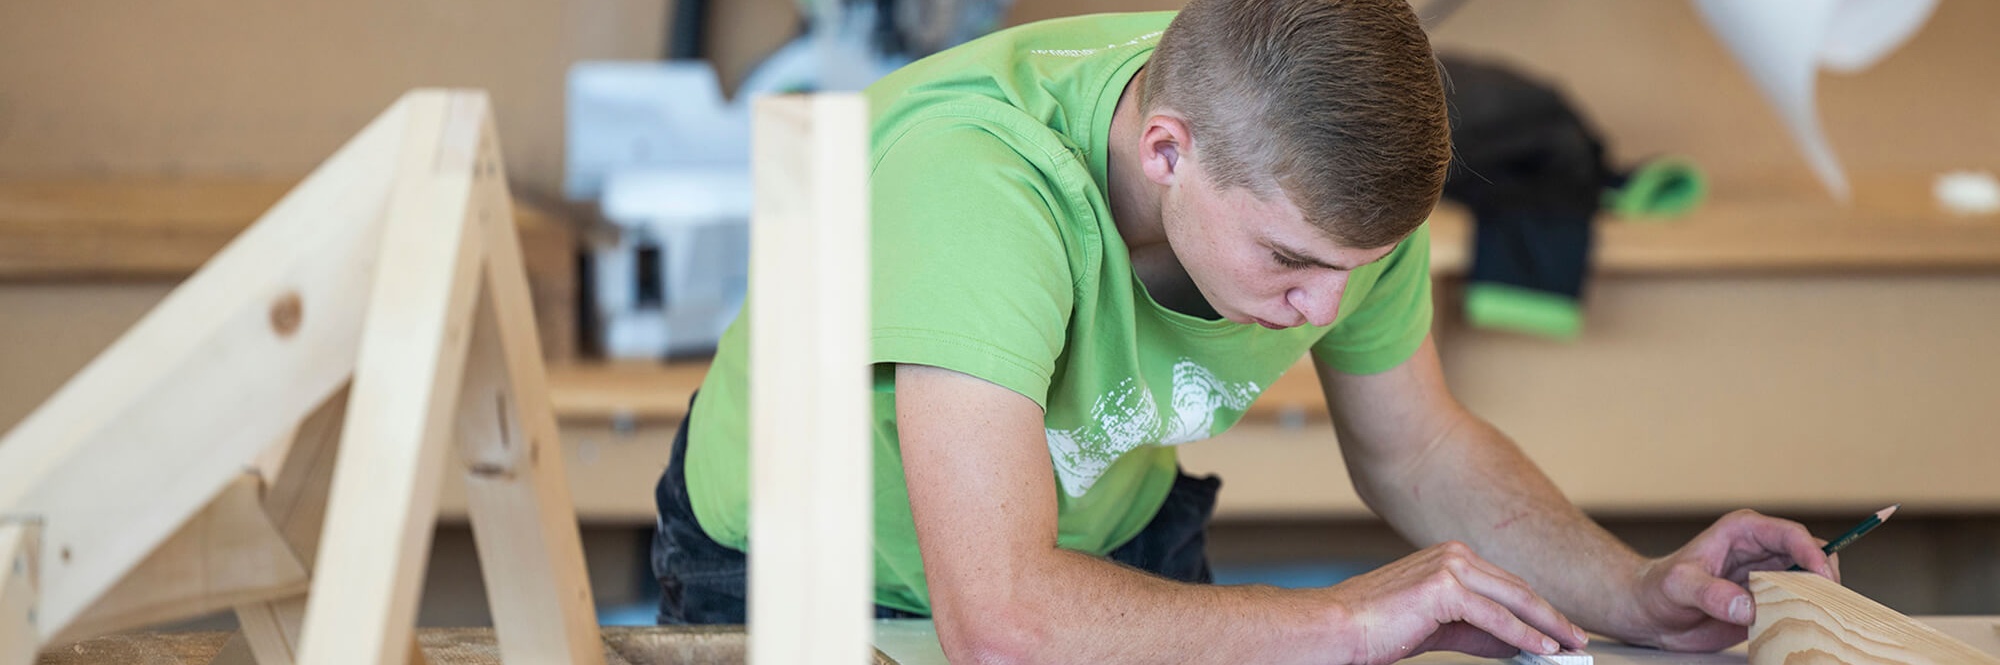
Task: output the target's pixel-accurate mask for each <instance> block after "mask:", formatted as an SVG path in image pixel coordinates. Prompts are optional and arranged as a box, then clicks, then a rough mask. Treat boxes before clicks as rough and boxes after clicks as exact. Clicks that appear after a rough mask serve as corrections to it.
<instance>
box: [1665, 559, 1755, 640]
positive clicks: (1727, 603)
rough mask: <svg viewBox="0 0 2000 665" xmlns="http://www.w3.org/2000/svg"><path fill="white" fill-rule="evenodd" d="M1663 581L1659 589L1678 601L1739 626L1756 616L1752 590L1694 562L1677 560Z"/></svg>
mask: <svg viewBox="0 0 2000 665" xmlns="http://www.w3.org/2000/svg"><path fill="white" fill-rule="evenodd" d="M1660 584H1661V589H1660V591H1661V592H1663V593H1665V594H1666V597H1667V600H1669V601H1672V602H1673V603H1674V604H1675V605H1678V606H1681V607H1692V608H1695V609H1698V610H1701V613H1702V614H1706V615H1708V616H1711V617H1714V618H1716V619H1717V620H1720V621H1726V622H1729V623H1732V624H1736V625H1739V626H1748V625H1750V622H1751V621H1752V620H1754V619H1756V616H1757V608H1756V603H1754V602H1752V601H1751V598H1750V592H1749V591H1747V590H1745V589H1744V588H1743V587H1741V586H1737V585H1736V584H1735V583H1733V582H1730V581H1729V580H1725V579H1722V578H1719V577H1716V576H1714V575H1711V574H1709V573H1708V572H1707V571H1704V570H1702V569H1701V568H1700V567H1699V566H1696V565H1694V564H1690V563H1680V564H1675V565H1674V567H1673V568H1672V569H1669V570H1668V571H1667V575H1666V577H1665V578H1664V579H1662V580H1661V581H1660Z"/></svg>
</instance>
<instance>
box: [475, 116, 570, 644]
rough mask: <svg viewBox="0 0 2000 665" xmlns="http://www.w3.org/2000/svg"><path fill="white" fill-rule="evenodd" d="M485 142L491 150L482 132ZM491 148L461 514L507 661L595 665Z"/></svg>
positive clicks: (560, 473) (478, 187)
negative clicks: (463, 510) (467, 517)
mask: <svg viewBox="0 0 2000 665" xmlns="http://www.w3.org/2000/svg"><path fill="white" fill-rule="evenodd" d="M486 131H487V132H488V133H489V135H488V136H487V138H486V140H487V142H488V143H489V144H497V139H495V138H494V137H492V136H491V135H490V133H491V131H492V127H491V125H490V124H489V125H488V126H487V129H486ZM504 172H505V169H503V168H501V167H500V164H499V157H498V152H497V151H495V152H494V153H493V155H492V157H491V159H490V161H485V162H482V164H481V168H480V175H479V177H478V179H477V180H476V182H475V184H474V190H475V194H474V199H475V201H476V202H477V203H475V206H476V207H479V208H480V209H481V210H482V211H484V212H487V213H491V214H485V215H482V216H481V217H480V222H479V228H478V232H480V233H483V234H484V235H485V238H486V241H485V244H486V247H487V251H486V271H485V279H484V280H483V285H484V287H485V288H484V289H483V294H482V295H481V297H480V298H479V304H478V309H477V310H476V311H475V313H474V314H473V318H472V322H471V323H472V339H471V341H470V343H469V348H468V350H467V352H466V362H465V379H464V382H463V385H462V389H461V391H460V397H459V401H458V411H457V413H458V440H459V445H460V448H459V450H460V458H461V459H463V460H464V462H465V464H466V468H465V492H466V500H467V504H466V507H467V512H468V514H469V515H470V516H471V518H472V535H473V539H474V541H475V542H476V543H477V544H478V547H479V568H480V572H481V574H482V576H483V577H484V579H485V581H486V595H487V604H488V606H489V607H490V608H491V609H492V613H493V624H494V628H495V630H496V632H497V634H498V636H499V640H500V652H501V658H502V660H504V661H505V662H509V663H575V664H577V665H601V664H602V663H603V662H604V647H603V643H602V641H601V640H600V638H599V636H598V631H597V613H596V609H595V608H594V607H592V602H591V591H590V578H589V575H588V574H587V573H586V568H585V565H584V560H583V540H582V537H581V535H580V534H579V533H578V529H577V524H576V508H575V507H574V506H573V505H572V504H571V502H570V495H569V477H568V474H566V473H565V472H564V470H563V449H562V439H561V437H560V435H559V434H558V433H557V431H556V419H555V412H554V410H553V409H552V408H551V407H550V405H549V397H548V396H549V389H548V377H547V374H546V372H545V371H544V369H543V367H542V358H541V354H540V352H539V351H538V349H539V348H540V345H539V343H538V342H537V341H536V339H535V334H536V333H535V315H534V310H533V307H532V305H531V303H530V302H529V297H528V276H527V271H526V269H525V268H524V267H523V266H522V262H521V252H520V246H519V240H518V238H517V237H516V233H515V230H514V228H513V226H512V225H510V224H507V223H506V221H505V220H506V219H508V217H509V216H510V215H509V214H508V213H507V209H508V197H507V185H506V182H505V181H504V180H503V179H502V174H503V173H504Z"/></svg>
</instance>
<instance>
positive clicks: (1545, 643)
mask: <svg viewBox="0 0 2000 665" xmlns="http://www.w3.org/2000/svg"><path fill="white" fill-rule="evenodd" d="M1560 646H1561V645H1558V644H1556V641H1555V640H1552V639H1549V638H1546V637H1545V638H1542V653H1555V652H1556V650H1557V649H1558V648H1560Z"/></svg>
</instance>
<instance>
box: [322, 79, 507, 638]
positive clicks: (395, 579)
mask: <svg viewBox="0 0 2000 665" xmlns="http://www.w3.org/2000/svg"><path fill="white" fill-rule="evenodd" d="M401 103H402V104H404V105H405V106H406V107H407V109H408V114H409V122H410V126H409V130H408V131H409V134H408V137H407V139H406V140H405V141H404V142H403V144H402V147H403V150H402V151H401V153H400V154H399V155H398V156H397V157H396V159H395V161H394V162H393V164H394V172H395V174H396V185H395V189H394V191H393V192H392V194H391V195H390V199H389V207H388V210H387V212H386V215H387V217H386V220H385V226H386V228H385V229H384V232H383V238H382V245H381V248H380V250H379V254H378V265H377V267H376V270H377V273H376V280H375V282H374V286H375V288H374V290H373V292H372V294H371V295H370V297H369V308H368V313H367V317H366V319H365V320H366V323H365V325H364V327H363V329H362V331H361V348H360V351H359V354H358V358H357V360H356V364H355V370H354V384H353V393H352V395H351V396H350V397H349V399H348V413H347V419H346V423H345V425H344V429H345V432H344V434H343V436H342V439H341V443H340V453H339V455H338V457H337V462H336V467H335V469H336V470H335V472H334V477H333V488H332V491H331V493H330V495H329V498H328V506H327V514H326V526H325V529H324V532H323V535H322V538H321V542H320V552H319V555H318V557H317V558H316V560H315V561H314V575H313V584H312V589H311V596H310V597H309V598H308V600H307V604H306V623H305V635H304V642H303V643H302V644H301V645H300V652H299V662H301V663H307V664H309V665H333V664H336V663H381V664H384V665H398V664H399V663H403V662H405V661H406V660H407V658H408V655H409V654H408V652H407V649H406V646H407V645H408V643H409V640H410V634H411V631H412V630H413V629H414V621H415V618H416V605H417V596H418V592H419V591H421V576H422V574H423V571H424V564H425V561H426V556H427V554H428V553H429V551H430V544H431V534H432V528H433V526H434V523H435V521H436V518H437V494H438V485H439V480H440V479H441V477H442V474H443V467H444V457H445V453H446V451H447V447H446V446H447V445H448V444H447V442H446V439H447V438H449V436H450V434H451V425H452V412H453V407H454V406H456V404H457V403H458V397H459V395H458V392H459V382H460V380H461V379H463V377H464V364H465V344H466V341H467V335H468V333H469V332H470V331H469V329H468V324H469V323H470V320H471V317H472V309H473V305H474V303H475V301H476V296H477V294H478V289H477V287H478V274H479V272H478V270H479V266H480V260H479V258H480V256H481V253H482V252H483V248H484V240H483V238H482V237H481V236H480V234H478V233H473V232H469V231H470V230H471V229H473V228H475V227H474V224H473V220H475V219H477V218H478V217H479V216H480V215H483V214H493V213H494V212H495V211H492V210H481V209H476V208H473V207H472V205H471V204H472V201H471V197H470V193H471V186H472V180H473V177H474V172H475V170H476V169H477V168H479V166H478V158H479V155H480V153H481V152H483V148H482V146H481V143H482V141H481V137H482V125H483V124H484V123H485V122H486V119H487V117H488V116H487V101H486V96H485V95H484V94H483V93H473V92H443V91H419V92H413V93H411V94H409V95H406V96H405V97H404V98H403V101H402V102H401Z"/></svg>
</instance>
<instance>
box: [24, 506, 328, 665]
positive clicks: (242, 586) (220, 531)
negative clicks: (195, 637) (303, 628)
mask: <svg viewBox="0 0 2000 665" xmlns="http://www.w3.org/2000/svg"><path fill="white" fill-rule="evenodd" d="M262 485H263V482H262V481H261V480H260V479H258V478H257V477H256V476H254V475H251V474H247V473H246V474H243V475H241V476H238V477H237V479H236V481H235V482H233V483H231V484H230V485H229V487H228V488H227V489H224V490H223V491H222V494H221V496H218V497H216V498H215V501H214V502H211V503H210V504H209V505H208V507H207V508H205V509H203V510H202V512H201V513H200V514H198V515H196V516H194V518H192V519H190V520H188V522H187V524H186V525H184V526H182V527H181V530H180V531H178V532H175V533H174V535H173V537H171V538H168V539H167V541H166V542H164V543H161V545H160V547H159V549H156V550H154V551H153V553H152V554H151V555H149V556H147V557H146V560H145V561H144V562H141V563H140V564H139V565H138V566H137V567H135V568H133V569H132V572H131V573H128V574H126V575H125V577H124V579H121V580H119V581H118V584H117V585H116V586H113V587H112V588H111V591H109V592H107V593H105V594H104V597H103V598H101V599H99V600H98V601H97V602H96V603H93V604H92V605H91V606H90V609H89V611H87V612H84V613H83V615H82V616H79V617H78V618H77V619H76V621H74V622H71V624H70V626H69V627H68V628H66V629H64V630H63V632H62V633H61V634H60V635H58V636H56V637H55V638H54V639H51V640H49V641H48V642H47V643H48V644H52V645H53V644H65V643H69V642H73V641H77V640H81V639H85V638H88V637H92V636H95V635H104V634H109V633H113V632H117V631H120V630H125V629H128V628H137V627H141V626H147V625H152V624H156V623H163V622H167V621H172V620H174V619H179V618H184V617H191V616H199V615H202V614H207V613H209V612H214V611H216V610H221V609H224V608H227V607H230V606H233V605H238V604H243V603H248V602H256V601H262V600H266V599H272V598H282V597H285V596H292V595H297V594H298V593H300V592H303V591H305V589H306V584H307V578H306V569H305V566H304V565H303V564H301V563H300V562H299V559H298V556H297V555H295V554H293V553H292V548H291V546H290V545H289V544H287V543H286V542H285V539H284V536H282V535H280V534H279V533H278V529H277V527H276V526H273V525H272V524H271V518H270V517H269V516H268V515H266V514H265V513H264V508H263V506H262V505H260V504H259V501H258V499H259V496H258V495H259V492H260V490H261V489H262Z"/></svg>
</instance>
